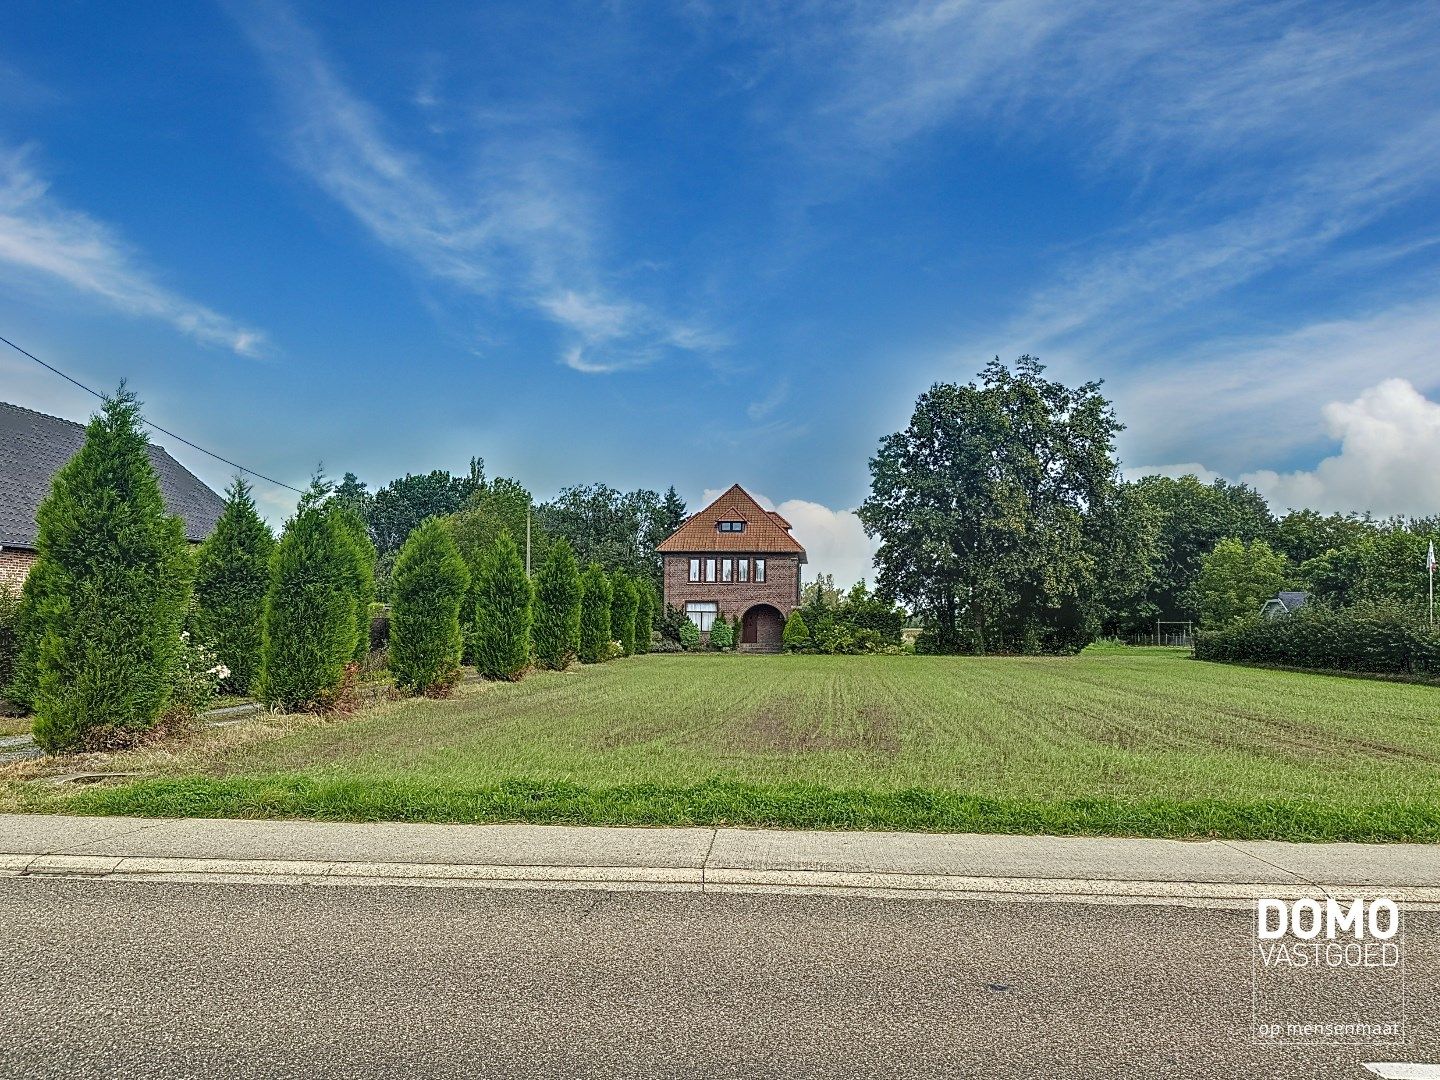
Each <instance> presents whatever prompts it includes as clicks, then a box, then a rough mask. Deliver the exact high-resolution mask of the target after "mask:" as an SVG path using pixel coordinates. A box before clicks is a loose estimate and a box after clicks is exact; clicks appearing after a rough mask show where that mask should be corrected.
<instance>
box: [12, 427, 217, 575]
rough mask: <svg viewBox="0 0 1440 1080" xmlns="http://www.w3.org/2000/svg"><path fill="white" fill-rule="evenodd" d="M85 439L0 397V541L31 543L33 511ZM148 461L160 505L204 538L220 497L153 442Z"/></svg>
mask: <svg viewBox="0 0 1440 1080" xmlns="http://www.w3.org/2000/svg"><path fill="white" fill-rule="evenodd" d="M84 442H85V428H84V426H83V425H81V424H75V423H71V422H70V421H69V420H61V419H60V418H59V417H55V416H46V415H45V414H44V413H38V412H32V411H31V410H30V409H22V408H21V407H20V406H18V405H10V404H8V403H6V402H3V401H0V546H4V547H23V548H33V547H34V546H35V511H36V509H38V508H39V506H40V502H41V500H42V499H44V498H45V496H47V495H49V494H50V482H51V480H52V479H53V478H54V476H55V474H56V472H58V471H59V469H60V466H62V465H64V464H65V463H66V462H67V461H69V460H70V459H71V458H72V457H74V456H75V452H76V451H77V450H79V449H80V447H81V445H82V444H83V443H84ZM150 464H151V465H153V466H154V467H155V473H156V475H157V476H159V477H160V492H161V494H162V495H164V497H165V508H166V509H167V510H169V511H170V513H172V514H179V515H180V517H181V519H182V520H183V521H184V522H185V536H186V537H187V538H188V539H190V540H204V539H205V537H207V536H209V535H210V533H211V532H213V531H214V529H215V523H216V522H217V521H219V520H220V512H221V511H222V510H224V509H225V501H224V500H223V499H221V498H220V496H219V495H216V494H215V492H213V491H211V490H210V489H209V488H208V487H206V486H205V485H204V484H203V483H201V482H200V480H199V479H198V478H197V477H196V476H195V474H194V473H192V472H190V471H189V470H188V469H186V468H185V467H184V466H183V465H181V464H180V463H179V462H178V461H176V460H175V459H174V458H172V457H171V456H170V455H169V454H167V453H166V452H165V451H164V450H162V449H160V447H158V446H153V445H152V446H151V447H150Z"/></svg>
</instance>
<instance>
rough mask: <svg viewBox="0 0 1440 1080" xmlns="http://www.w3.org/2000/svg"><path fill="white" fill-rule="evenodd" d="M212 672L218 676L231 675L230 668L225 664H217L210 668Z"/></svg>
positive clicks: (227, 676)
mask: <svg viewBox="0 0 1440 1080" xmlns="http://www.w3.org/2000/svg"><path fill="white" fill-rule="evenodd" d="M210 674H211V675H214V676H215V677H216V678H220V679H228V678H229V677H230V669H229V668H228V667H226V666H225V665H224V664H216V665H215V666H214V667H212V668H211V669H210Z"/></svg>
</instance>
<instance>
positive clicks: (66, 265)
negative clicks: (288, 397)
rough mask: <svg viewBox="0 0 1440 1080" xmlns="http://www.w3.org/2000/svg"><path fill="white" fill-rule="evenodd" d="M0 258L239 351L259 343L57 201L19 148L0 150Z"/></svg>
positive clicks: (20, 272)
mask: <svg viewBox="0 0 1440 1080" xmlns="http://www.w3.org/2000/svg"><path fill="white" fill-rule="evenodd" d="M0 264H3V265H5V266H8V267H9V268H10V271H11V273H12V274H13V275H15V276H18V277H19V278H20V279H21V280H23V281H25V282H27V283H33V282H34V280H35V279H36V278H39V279H42V280H44V281H45V282H47V283H48V282H61V283H63V284H64V285H66V286H68V287H70V288H71V289H74V290H76V291H77V292H79V293H81V294H83V295H86V296H90V297H94V298H97V299H99V300H101V301H103V302H104V303H105V304H106V305H108V306H109V307H111V308H114V309H115V310H117V311H120V312H123V313H124V314H126V315H132V316H137V317H143V318H152V319H159V320H161V321H163V322H167V323H169V324H170V325H171V326H173V327H175V328H176V329H177V330H179V331H180V332H181V333H183V334H185V335H187V336H189V337H191V338H194V339H195V340H196V341H199V342H202V343H204V344H206V345H216V346H220V347H221V348H225V349H229V350H230V351H231V352H234V353H237V354H239V355H240V356H258V355H260V354H261V353H262V352H263V351H264V349H265V336H264V335H263V334H262V333H261V332H260V331H258V330H255V329H253V328H251V327H247V326H242V325H241V324H239V323H237V322H235V321H234V320H233V319H230V318H227V317H226V316H224V315H221V314H219V313H218V312H216V311H213V310H211V309H210V308H208V307H205V306H204V305H203V304H198V303H196V302H195V301H193V300H190V299H188V298H186V297H184V296H182V295H180V294H179V293H177V292H174V291H173V290H171V289H168V288H166V287H165V286H164V285H161V284H160V283H159V282H158V281H157V280H156V279H155V277H154V276H153V274H152V273H151V272H150V271H148V270H147V269H145V268H144V267H143V266H142V265H141V262H140V259H139V258H138V257H137V256H136V255H135V253H134V252H133V251H132V250H131V249H130V248H129V247H128V246H127V245H126V244H125V243H124V242H123V241H122V240H121V239H120V238H119V236H117V235H116V233H115V232H114V230H112V229H111V228H109V227H108V226H106V225H104V224H102V223H101V222H98V221H96V220H95V219H94V218H91V217H89V216H88V215H86V214H83V213H81V212H80V211H77V210H72V209H70V208H68V207H66V206H65V205H64V204H62V203H61V202H60V201H59V200H58V199H56V198H55V197H54V196H53V195H52V194H51V193H50V189H49V185H48V184H47V183H46V182H45V181H44V180H42V179H41V178H40V177H39V176H38V175H37V174H36V172H35V171H34V169H33V168H32V167H31V165H30V162H29V155H28V154H27V153H26V152H25V151H23V150H4V149H0Z"/></svg>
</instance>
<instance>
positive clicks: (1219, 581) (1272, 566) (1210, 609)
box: [1193, 537, 1285, 629]
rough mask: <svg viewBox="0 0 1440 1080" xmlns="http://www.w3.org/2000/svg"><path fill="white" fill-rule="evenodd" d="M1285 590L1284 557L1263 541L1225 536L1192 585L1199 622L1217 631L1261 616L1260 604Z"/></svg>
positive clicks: (1204, 560)
mask: <svg viewBox="0 0 1440 1080" xmlns="http://www.w3.org/2000/svg"><path fill="white" fill-rule="evenodd" d="M1284 587H1285V556H1283V555H1280V554H1277V553H1276V552H1275V551H1273V550H1272V549H1271V547H1270V545H1269V544H1267V543H1266V542H1265V541H1264V540H1252V541H1250V543H1248V544H1247V543H1245V542H1244V541H1242V540H1237V539H1235V538H1234V537H1226V538H1225V539H1224V540H1221V541H1220V542H1219V543H1218V544H1216V545H1215V547H1214V548H1213V549H1212V550H1211V551H1210V552H1209V553H1208V554H1207V555H1206V556H1205V557H1204V558H1202V559H1201V560H1200V573H1199V575H1198V576H1197V577H1196V579H1195V584H1194V586H1193V592H1194V594H1195V595H1194V600H1193V602H1194V604H1195V606H1196V608H1198V609H1199V612H1200V623H1201V625H1202V626H1204V627H1206V628H1207V629H1214V628H1216V627H1219V626H1224V625H1225V624H1227V623H1232V622H1234V621H1235V620H1237V619H1248V618H1253V617H1255V616H1256V615H1259V614H1260V608H1261V605H1263V604H1264V603H1265V601H1266V600H1268V599H1270V598H1271V597H1272V596H1274V595H1275V594H1276V593H1277V592H1279V591H1280V590H1281V589H1283V588H1284Z"/></svg>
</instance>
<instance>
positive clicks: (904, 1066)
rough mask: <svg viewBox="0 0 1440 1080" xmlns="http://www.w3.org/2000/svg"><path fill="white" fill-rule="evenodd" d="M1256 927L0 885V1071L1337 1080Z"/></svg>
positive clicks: (1036, 911) (1332, 1052)
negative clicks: (1305, 1035) (1256, 1020)
mask: <svg viewBox="0 0 1440 1080" xmlns="http://www.w3.org/2000/svg"><path fill="white" fill-rule="evenodd" d="M1252 919H1253V916H1251V915H1250V914H1249V913H1247V912H1244V911H1227V910H1203V909H1194V908H1183V907H1130V906H1113V905H1112V906H1088V905H1079V904H1054V903H1050V904H1030V903H1022V902H962V901H949V902H916V901H890V900H870V899H855V898H847V899H839V898H829V897H818V898H817V897H806V896H783V897H782V896H735V895H729V896H725V895H672V894H663V893H638V892H630V893H596V892H529V891H520V890H470V889H424V888H394V887H392V888H373V887H334V886H328V887H327V886H319V887H317V886H300V885H286V886H278V887H272V886H259V885H209V884H206V885H198V884H152V883H134V882H129V883H127V882H87V881H74V880H35V879H24V878H18V879H9V880H0V1075H4V1076H66V1077H76V1076H121V1075H123V1076H130V1077H142V1076H161V1077H206V1078H207V1080H216V1078H221V1077H223V1078H230V1077H248V1076H257V1077H258V1076H265V1077H270V1076H292V1075H293V1076H298V1075H304V1076H311V1077H332V1076H333V1077H358V1076H396V1077H402V1076H403V1077H422V1076H465V1077H509V1078H526V1077H540V1076H546V1077H590V1076H595V1077H641V1076H644V1077H652V1076H654V1077H661V1076H663V1077H672V1076H674V1077H690V1076H698V1077H706V1076H708V1077H772V1076H773V1077H791V1078H798V1077H811V1076H817V1077H819V1076H824V1077H832V1076H833V1077H861V1076H885V1077H924V1078H930V1077H941V1076H973V1077H984V1078H1004V1077H1017V1078H1020V1077H1024V1078H1027V1080H1028V1078H1035V1077H1082V1076H1103V1077H1111V1076H1114V1077H1166V1078H1174V1077H1192V1076H1193V1077H1227V1078H1228V1077H1287V1078H1288V1077H1312V1076H1313V1077H1320V1076H1341V1077H1359V1076H1365V1075H1368V1074H1366V1073H1364V1072H1363V1071H1362V1069H1361V1068H1360V1067H1359V1065H1358V1063H1359V1062H1362V1061H1371V1060H1397V1059H1398V1060H1405V1061H1424V1060H1427V1059H1428V1060H1431V1061H1434V1060H1437V1059H1440V1041H1437V1033H1436V1018H1437V1013H1440V1003H1437V1002H1440V994H1437V990H1440V986H1437V981H1440V980H1437V977H1436V972H1437V970H1440V968H1437V961H1440V949H1437V942H1440V934H1437V933H1436V931H1437V930H1440V915H1437V914H1434V913H1411V914H1409V915H1408V916H1407V920H1408V921H1407V927H1406V936H1407V944H1406V949H1407V967H1408V978H1409V999H1410V1006H1409V1031H1410V1034H1411V1037H1412V1042H1411V1044H1410V1045H1409V1046H1408V1047H1376V1046H1373V1045H1371V1046H1364V1045H1361V1046H1346V1047H1333V1046H1302V1047H1294V1048H1279V1047H1274V1046H1263V1045H1258V1044H1257V1043H1256V1041H1255V1039H1254V1037H1253V1030H1252V1027H1251V1009H1252V999H1251V977H1252V976H1251V962H1252V961H1251V956H1252V954H1251V945H1252V934H1253V923H1252Z"/></svg>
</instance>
